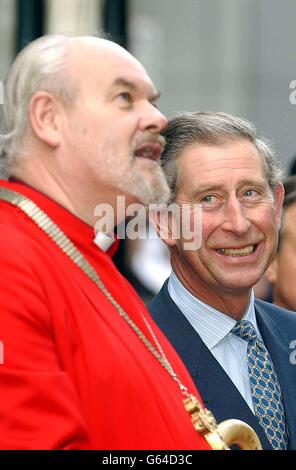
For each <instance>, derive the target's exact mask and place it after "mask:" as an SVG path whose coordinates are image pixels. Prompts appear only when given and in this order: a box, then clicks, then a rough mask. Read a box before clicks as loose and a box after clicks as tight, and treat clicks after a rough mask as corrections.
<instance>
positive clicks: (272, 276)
mask: <svg viewBox="0 0 296 470" xmlns="http://www.w3.org/2000/svg"><path fill="white" fill-rule="evenodd" d="M277 273H278V260H277V255H275V257H274V258H273V260H272V262H271V263H270V265H269V266H268V268H267V271H266V273H265V276H266V278H267V280H268V282H270V284H272V285H275V284H276V282H277Z"/></svg>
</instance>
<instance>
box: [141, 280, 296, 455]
mask: <svg viewBox="0 0 296 470" xmlns="http://www.w3.org/2000/svg"><path fill="white" fill-rule="evenodd" d="M148 308H149V310H150V312H151V315H152V317H153V319H154V320H155V322H156V323H157V324H158V326H159V327H160V328H161V330H162V331H163V332H164V334H165V335H166V336H167V338H168V339H169V341H170V342H171V344H172V345H173V346H174V348H175V349H176V351H177V352H178V353H179V355H180V357H181V358H182V360H183V362H184V364H185V365H186V367H187V369H188V371H189V373H190V375H191V377H192V379H193V381H194V382H195V384H196V386H197V388H198V390H199V392H200V394H201V396H202V398H203V401H204V403H205V406H206V407H207V408H208V409H210V410H211V411H212V412H213V414H214V416H215V418H216V420H217V422H221V421H224V420H225V419H229V418H237V419H241V420H242V421H245V422H246V423H248V424H249V425H250V426H252V428H253V429H254V430H255V431H256V432H257V434H258V436H259V438H260V440H261V443H262V447H263V448H264V449H271V446H270V444H269V442H268V440H267V438H266V436H265V433H264V430H263V429H262V428H261V426H260V425H259V422H258V421H257V418H256V417H255V416H254V415H253V413H252V411H251V410H250V408H249V406H248V405H247V403H246V402H245V400H244V399H243V397H242V396H241V394H240V392H239V391H238V390H237V388H236V386H235V385H234V384H233V382H232V381H231V379H230V378H229V377H228V375H227V374H226V372H225V371H224V369H223V368H222V367H221V366H220V364H219V363H218V361H217V360H216V359H215V358H214V356H213V355H212V353H211V352H210V350H209V349H208V348H207V346H206V345H205V344H204V342H203V341H202V340H201V338H200V336H199V335H198V334H197V333H196V331H195V330H194V328H193V327H192V326H191V325H190V323H189V322H188V320H187V319H186V318H185V316H184V315H183V314H182V313H181V311H180V310H179V308H178V307H177V306H176V304H175V303H174V301H173V300H172V299H171V297H170V295H169V293H168V289H167V282H166V283H165V284H164V286H163V287H162V289H161V291H160V292H159V293H158V295H157V296H156V297H155V298H154V299H153V300H152V301H151V302H150V304H148ZM255 311H256V318H257V322H258V327H259V329H260V333H261V335H262V338H263V341H264V344H265V346H266V348H267V349H268V351H269V353H270V355H271V358H272V361H273V364H274V367H275V369H276V372H277V376H278V379H279V382H280V385H281V390H282V398H283V405H284V408H285V416H286V425H287V428H288V433H289V442H288V448H289V449H296V365H293V364H292V363H291V362H290V354H291V353H292V351H293V350H292V349H290V343H291V341H293V340H295V339H296V313H293V312H289V311H288V310H284V309H281V308H279V307H276V306H275V305H272V304H269V303H267V302H263V301H260V300H255ZM292 362H293V361H292Z"/></svg>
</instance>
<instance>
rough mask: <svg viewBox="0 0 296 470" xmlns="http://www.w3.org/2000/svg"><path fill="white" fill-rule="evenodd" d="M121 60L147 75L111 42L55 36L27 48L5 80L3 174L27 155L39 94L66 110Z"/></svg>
mask: <svg viewBox="0 0 296 470" xmlns="http://www.w3.org/2000/svg"><path fill="white" fill-rule="evenodd" d="M115 58H117V59H118V60H122V61H125V62H127V61H128V62H130V63H131V64H133V66H134V67H136V68H137V67H138V68H139V69H141V70H142V71H143V70H144V69H143V67H142V65H141V64H140V63H139V62H138V61H137V60H136V59H135V58H134V57H133V56H132V55H131V54H129V52H127V51H126V50H125V49H124V48H122V47H121V46H119V45H117V44H115V43H113V42H112V41H109V40H107V39H103V38H98V37H92V36H80V37H67V36H65V35H49V36H44V37H42V38H39V39H37V40H35V41H33V42H31V43H30V44H29V45H28V46H26V47H25V48H24V49H23V50H22V51H21V52H20V53H19V54H18V56H17V58H16V59H15V61H14V63H13V65H12V66H11V68H10V71H9V73H8V75H7V78H6V81H5V89H4V107H3V110H4V122H3V125H4V126H3V127H4V133H3V134H0V156H1V157H2V158H1V160H2V169H3V170H4V172H5V173H6V174H7V175H9V173H10V167H11V166H12V165H13V162H14V159H15V158H16V155H17V156H18V157H19V156H20V155H21V150H22V149H21V145H20V144H21V141H22V137H23V135H24V134H25V133H26V132H27V131H28V129H30V121H29V119H28V105H29V102H30V99H31V98H32V96H33V95H34V94H35V93H37V92H38V91H40V90H42V91H47V92H49V93H51V94H52V95H53V96H55V97H56V98H57V99H59V100H61V102H62V103H63V105H65V106H67V107H71V106H73V105H74V103H75V101H76V99H77V97H78V95H79V93H80V89H81V87H82V86H83V83H84V82H85V81H86V80H88V79H89V80H90V79H91V77H92V76H93V75H94V72H95V71H96V72H97V71H98V68H100V67H101V68H102V72H103V70H105V68H106V67H107V66H108V63H109V65H110V66H112V61H114V59H115Z"/></svg>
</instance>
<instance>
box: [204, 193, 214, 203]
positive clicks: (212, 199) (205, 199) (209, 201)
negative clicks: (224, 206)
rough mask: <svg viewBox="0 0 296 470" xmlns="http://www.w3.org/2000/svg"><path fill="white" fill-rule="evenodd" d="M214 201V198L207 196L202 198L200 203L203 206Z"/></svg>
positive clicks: (210, 195)
mask: <svg viewBox="0 0 296 470" xmlns="http://www.w3.org/2000/svg"><path fill="white" fill-rule="evenodd" d="M214 199H215V196H213V195H212V194H209V195H208V196H204V197H203V198H202V200H201V202H202V203H205V204H211V203H213V202H214Z"/></svg>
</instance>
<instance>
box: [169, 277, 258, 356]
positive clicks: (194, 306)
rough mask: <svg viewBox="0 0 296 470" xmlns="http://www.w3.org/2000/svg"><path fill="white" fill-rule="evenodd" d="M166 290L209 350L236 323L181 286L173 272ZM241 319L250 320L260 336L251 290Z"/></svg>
mask: <svg viewBox="0 0 296 470" xmlns="http://www.w3.org/2000/svg"><path fill="white" fill-rule="evenodd" d="M168 291H169V294H170V296H171V298H172V300H173V301H174V302H175V304H176V305H177V307H178V308H179V309H180V310H181V312H182V313H183V314H184V315H185V317H186V318H187V320H188V321H189V323H190V324H191V325H192V326H193V328H194V329H195V330H196V331H197V333H198V334H199V336H200V337H201V339H202V340H203V342H204V343H205V344H206V346H207V347H208V348H209V349H210V350H211V349H213V348H214V347H215V346H216V345H217V344H218V343H219V342H220V341H222V340H223V339H224V338H225V337H226V336H227V335H229V334H230V331H231V330H232V328H233V327H234V325H235V324H236V320H234V319H233V318H231V317H229V316H228V315H225V314H224V313H222V312H220V311H219V310H216V309H215V308H213V307H211V306H210V305H207V304H205V303H204V302H202V301H201V300H199V299H198V298H197V297H195V296H194V295H192V294H191V293H190V292H189V291H188V290H187V289H186V288H185V287H184V286H183V284H182V283H181V282H180V280H179V279H178V278H177V276H176V274H175V273H174V272H172V274H171V276H170V278H169V282H168ZM243 319H244V320H247V321H249V322H251V323H252V325H253V326H254V328H255V329H256V331H257V333H258V334H259V336H260V333H259V330H258V326H257V322H256V315H255V307H254V292H253V290H252V291H251V295H250V302H249V305H248V307H247V308H246V311H245V314H244V316H243Z"/></svg>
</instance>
